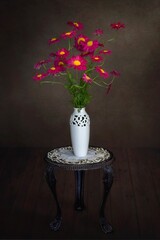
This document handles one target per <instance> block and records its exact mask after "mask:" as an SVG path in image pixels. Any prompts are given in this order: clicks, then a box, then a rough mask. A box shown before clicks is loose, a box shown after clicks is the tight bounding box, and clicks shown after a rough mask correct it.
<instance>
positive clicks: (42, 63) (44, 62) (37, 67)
mask: <svg viewBox="0 0 160 240" xmlns="http://www.w3.org/2000/svg"><path fill="white" fill-rule="evenodd" d="M51 61H52V60H51V59H46V60H41V61H39V62H38V63H36V64H35V65H34V68H35V69H40V68H41V67H42V66H43V65H44V64H46V63H49V62H51Z"/></svg>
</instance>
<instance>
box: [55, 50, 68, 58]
mask: <svg viewBox="0 0 160 240" xmlns="http://www.w3.org/2000/svg"><path fill="white" fill-rule="evenodd" d="M68 55H69V51H68V50H67V49H66V48H62V49H60V50H58V51H57V52H56V56H58V57H63V58H64V57H67V56H68Z"/></svg>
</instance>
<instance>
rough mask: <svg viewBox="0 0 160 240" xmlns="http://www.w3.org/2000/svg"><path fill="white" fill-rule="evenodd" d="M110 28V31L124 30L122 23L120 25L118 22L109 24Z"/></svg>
mask: <svg viewBox="0 0 160 240" xmlns="http://www.w3.org/2000/svg"><path fill="white" fill-rule="evenodd" d="M110 26H111V28H112V29H117V30H118V29H120V28H125V25H124V23H120V22H117V23H111V25H110Z"/></svg>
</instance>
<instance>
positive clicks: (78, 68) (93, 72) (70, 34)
mask: <svg viewBox="0 0 160 240" xmlns="http://www.w3.org/2000/svg"><path fill="white" fill-rule="evenodd" d="M67 24H68V25H69V27H71V29H70V31H67V32H64V33H62V34H61V35H60V36H59V37H53V38H51V39H49V42H48V43H49V45H51V46H53V45H54V46H55V45H58V43H59V42H60V41H64V44H65V47H63V48H56V50H55V51H54V52H51V53H50V55H49V57H48V58H47V59H45V60H41V61H39V62H38V63H36V64H35V66H34V68H35V69H37V70H39V69H41V68H42V67H43V69H44V72H42V71H41V72H39V73H37V74H36V75H35V76H34V77H33V79H34V80H36V81H39V82H40V83H50V84H62V85H63V86H64V87H65V88H66V89H68V90H69V92H70V94H71V97H72V104H73V107H75V108H83V107H85V106H86V105H87V104H88V103H89V102H90V100H91V94H90V93H89V91H88V90H89V88H90V87H91V86H92V85H93V84H96V85H97V86H100V87H104V88H106V91H107V93H108V92H109V90H110V88H111V85H112V83H113V80H114V78H115V77H118V76H119V75H120V73H119V72H118V71H116V70H112V71H110V72H108V71H107V70H106V69H105V67H104V61H105V57H106V56H107V55H110V54H111V53H112V52H111V50H109V49H107V48H105V46H104V44H103V43H101V42H100V40H99V39H100V37H101V36H102V35H103V34H104V31H103V30H102V29H96V30H95V31H94V33H93V35H94V39H91V38H89V37H88V36H86V35H84V34H83V32H82V31H83V24H82V23H80V22H67ZM110 27H111V28H112V29H115V30H119V29H121V28H124V27H125V25H124V24H122V23H120V22H118V23H112V24H111V25H110ZM95 38H96V39H95ZM112 40H113V39H108V41H112ZM66 45H67V47H66Z"/></svg>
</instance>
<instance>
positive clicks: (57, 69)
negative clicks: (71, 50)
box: [47, 66, 61, 75]
mask: <svg viewBox="0 0 160 240" xmlns="http://www.w3.org/2000/svg"><path fill="white" fill-rule="evenodd" d="M59 72H61V68H60V67H57V66H53V67H51V68H49V69H48V71H47V73H48V74H51V75H55V74H57V73H59Z"/></svg>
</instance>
